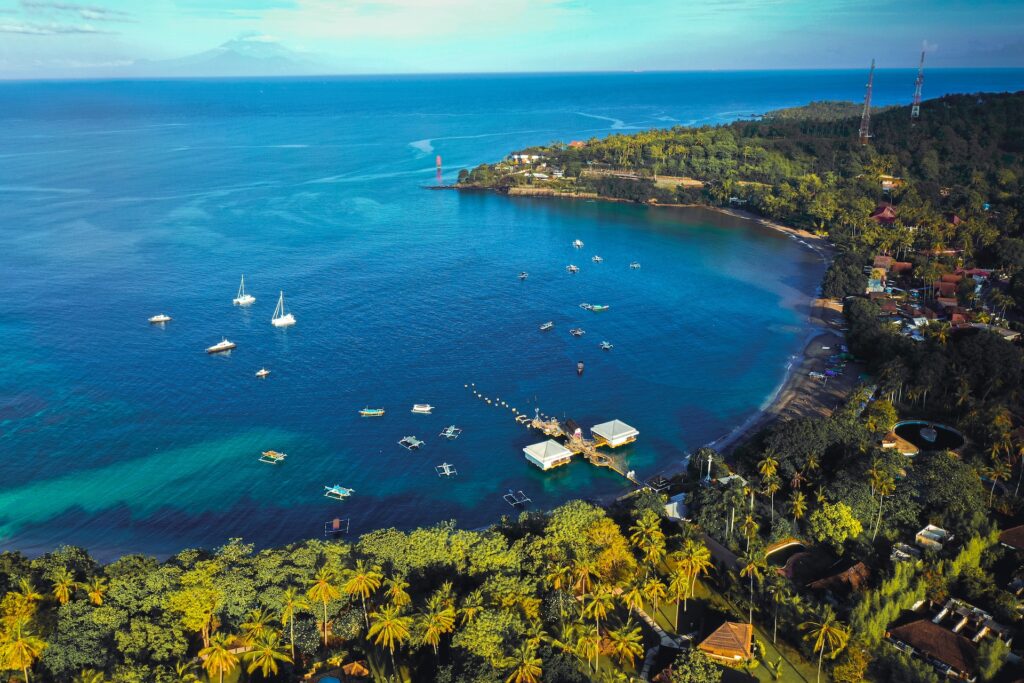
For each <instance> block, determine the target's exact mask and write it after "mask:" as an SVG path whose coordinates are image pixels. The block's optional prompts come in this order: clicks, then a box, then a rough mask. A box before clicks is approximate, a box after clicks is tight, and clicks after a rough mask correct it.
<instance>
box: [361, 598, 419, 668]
mask: <svg viewBox="0 0 1024 683" xmlns="http://www.w3.org/2000/svg"><path fill="white" fill-rule="evenodd" d="M398 610H399V608H398V607H395V606H394V605H388V606H386V607H382V608H381V609H380V610H379V611H377V612H374V613H373V614H372V615H371V616H372V619H371V621H372V622H373V623H371V624H370V630H369V633H368V635H369V637H371V638H373V644H374V645H384V646H385V647H387V648H388V650H389V651H390V652H391V667H392V668H393V669H397V668H398V667H397V666H396V665H395V647H396V646H397V647H401V646H402V643H404V642H405V641H407V640H408V639H409V626H410V625H411V624H412V617H409V616H405V615H403V614H400V613H399V611H398Z"/></svg>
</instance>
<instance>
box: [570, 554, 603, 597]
mask: <svg viewBox="0 0 1024 683" xmlns="http://www.w3.org/2000/svg"><path fill="white" fill-rule="evenodd" d="M596 576H597V567H596V566H595V565H594V563H593V562H589V561H583V560H577V561H576V562H574V563H573V565H572V578H573V584H572V585H573V587H574V588H575V589H576V594H577V595H583V594H584V593H589V592H590V589H591V587H592V586H593V581H594V577H596Z"/></svg>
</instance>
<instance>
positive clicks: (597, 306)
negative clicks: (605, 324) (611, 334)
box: [590, 304, 611, 313]
mask: <svg viewBox="0 0 1024 683" xmlns="http://www.w3.org/2000/svg"><path fill="white" fill-rule="evenodd" d="M609 308H611V306H606V305H601V304H594V305H593V306H591V307H590V310H592V311H593V312H594V313H600V312H601V311H607V310H608V309H609Z"/></svg>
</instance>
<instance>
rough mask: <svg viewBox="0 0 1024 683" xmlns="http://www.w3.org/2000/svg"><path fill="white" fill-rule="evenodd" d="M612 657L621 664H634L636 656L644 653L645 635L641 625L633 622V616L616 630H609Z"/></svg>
mask: <svg viewBox="0 0 1024 683" xmlns="http://www.w3.org/2000/svg"><path fill="white" fill-rule="evenodd" d="M608 641H609V643H610V644H611V650H612V657H614V658H615V659H617V660H618V662H619V666H626V664H627V663H628V664H629V666H633V663H634V662H635V661H636V658H637V657H639V656H640V655H642V654H643V653H644V646H643V636H642V635H641V634H640V627H639V626H637V625H635V624H634V623H633V620H632V618H629V619H626V622H625V623H624V624H622V625H621V626H619V628H617V629H615V630H614V631H609V632H608Z"/></svg>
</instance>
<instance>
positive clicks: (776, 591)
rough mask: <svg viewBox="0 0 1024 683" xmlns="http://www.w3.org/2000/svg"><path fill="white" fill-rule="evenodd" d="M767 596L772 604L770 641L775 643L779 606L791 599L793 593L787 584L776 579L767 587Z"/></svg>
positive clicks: (777, 632)
mask: <svg viewBox="0 0 1024 683" xmlns="http://www.w3.org/2000/svg"><path fill="white" fill-rule="evenodd" d="M768 596H769V600H770V602H771V604H772V642H773V643H775V642H778V641H777V639H778V635H779V607H781V606H782V605H785V604H786V603H788V602H789V601H790V600H792V598H793V593H792V591H790V590H789V586H788V584H786V583H782V582H778V581H776V582H774V583H773V584H772V586H771V587H770V588H769V589H768Z"/></svg>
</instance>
